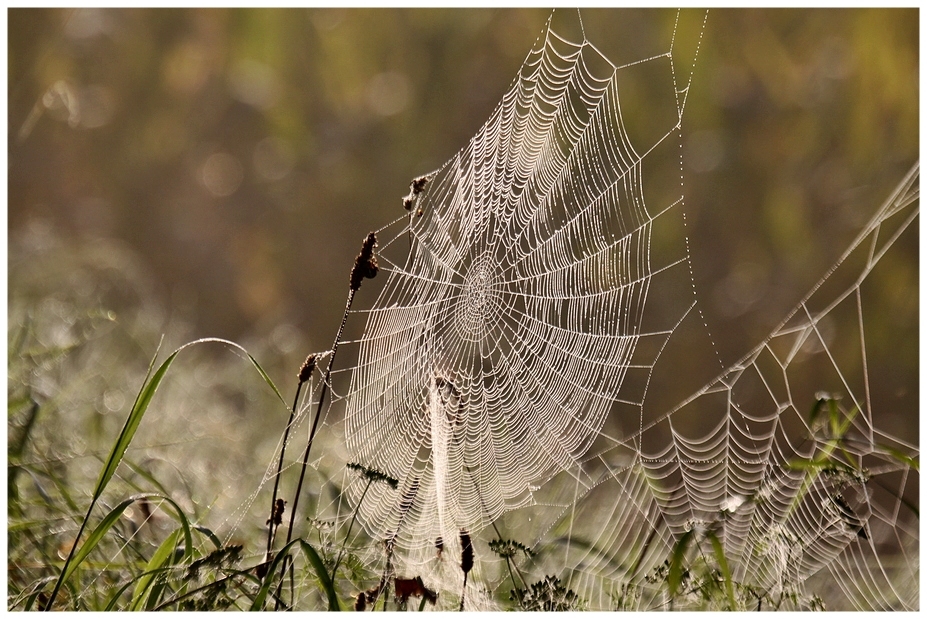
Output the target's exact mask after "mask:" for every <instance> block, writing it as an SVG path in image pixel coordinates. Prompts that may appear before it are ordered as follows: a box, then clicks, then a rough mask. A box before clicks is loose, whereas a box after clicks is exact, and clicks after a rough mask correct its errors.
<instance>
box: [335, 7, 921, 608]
mask: <svg viewBox="0 0 927 619" xmlns="http://www.w3.org/2000/svg"><path fill="white" fill-rule="evenodd" d="M555 15H559V13H555ZM572 15H573V20H572V21H567V22H565V23H566V24H567V25H565V26H563V28H562V29H561V28H560V27H559V25H558V22H557V21H554V22H553V23H551V22H548V24H547V26H546V27H545V28H544V29H543V31H542V33H541V35H540V36H539V37H538V39H537V42H536V44H535V45H534V47H533V49H532V50H531V51H530V53H529V54H528V56H527V57H526V58H525V60H524V63H523V64H522V66H521V68H520V70H519V72H518V75H517V76H516V78H515V79H514V81H513V82H512V83H511V86H510V88H509V89H508V91H507V92H506V93H505V94H504V95H503V96H502V100H501V102H500V103H499V104H498V105H497V107H496V108H495V109H494V110H493V111H492V113H491V115H490V117H489V120H487V121H486V123H485V124H484V125H483V126H482V127H481V128H480V129H479V130H478V131H477V133H476V135H474V136H473V138H472V139H471V140H470V141H469V142H468V143H467V144H466V146H464V147H463V148H462V149H461V150H460V151H459V152H458V153H457V154H456V155H454V156H453V157H452V158H451V159H450V160H449V161H447V163H445V164H444V165H443V166H442V167H440V168H439V169H438V170H436V171H434V172H431V173H429V174H427V175H425V179H424V181H422V182H420V183H418V186H413V188H412V191H411V192H410V195H409V197H408V198H407V200H406V207H407V210H406V211H402V210H401V207H399V201H398V200H397V209H399V211H398V212H399V213H403V215H402V216H401V217H400V218H399V219H397V220H396V221H395V222H393V223H392V224H390V225H389V226H387V227H385V228H383V229H381V230H379V231H378V239H379V246H378V260H379V263H380V267H381V275H380V276H379V277H378V279H376V280H374V281H372V282H370V283H365V284H364V288H363V289H362V291H361V294H360V295H359V300H358V304H359V305H360V306H361V307H358V308H355V309H354V310H353V311H352V315H351V316H350V317H349V320H350V321H356V322H357V323H358V324H360V325H362V326H363V325H366V326H363V332H362V333H360V332H359V334H358V336H357V337H348V339H346V340H345V341H344V342H343V344H342V346H343V348H344V349H345V350H344V352H342V353H339V354H341V355H343V356H344V357H345V361H346V362H348V363H350V366H349V367H340V368H338V367H336V369H335V371H334V372H333V374H332V383H331V385H332V388H333V399H332V406H331V407H330V408H329V412H328V413H327V415H326V417H325V418H324V420H323V425H324V427H325V429H326V431H328V432H330V435H331V436H332V437H333V439H332V440H336V439H338V440H340V439H341V438H342V437H343V440H344V443H343V444H344V446H345V450H346V453H338V454H337V456H338V457H339V458H343V459H344V460H345V461H346V462H353V463H357V464H359V465H361V466H363V467H368V468H370V469H376V470H378V471H380V472H382V473H384V474H386V475H388V476H390V477H392V478H394V479H396V480H397V481H398V484H397V485H396V486H395V487H392V486H391V485H389V484H383V483H375V484H368V483H367V482H366V481H365V480H364V479H363V478H359V477H358V476H356V475H348V474H346V475H345V477H344V479H343V481H344V486H345V492H344V494H343V495H342V496H345V497H347V503H346V504H344V505H341V504H340V503H339V505H340V507H339V508H338V509H339V513H341V514H351V513H352V512H353V510H354V509H355V507H357V506H358V505H359V509H358V514H357V521H358V522H359V523H360V525H362V528H363V529H364V532H365V535H366V536H368V537H369V539H370V540H373V542H375V543H379V542H386V543H387V545H388V547H389V548H390V549H391V550H390V552H392V553H393V554H392V556H391V560H392V561H393V563H394V565H396V566H400V567H401V568H402V569H404V570H406V572H407V573H408V574H416V575H418V574H420V575H421V576H422V577H423V579H424V580H425V582H426V584H429V585H431V586H436V587H440V586H441V581H442V579H443V578H445V577H447V578H449V579H450V580H452V581H453V583H454V584H453V585H447V587H451V588H454V587H456V588H457V591H458V593H459V586H460V585H459V582H458V580H459V578H458V576H459V574H458V576H454V577H453V578H451V577H449V576H447V574H445V572H448V570H449V569H450V568H452V567H454V561H455V560H456V559H453V558H448V557H454V555H455V553H456V554H457V556H458V558H459V552H460V549H459V535H460V532H462V531H463V532H466V533H468V534H469V535H472V536H473V537H474V539H475V540H476V551H477V553H478V559H479V561H478V572H479V576H480V582H482V583H483V584H482V585H481V586H482V587H484V589H486V590H485V591H484V593H485V595H486V596H487V599H490V598H492V597H497V598H498V597H500V596H502V597H505V596H504V594H503V593H502V592H505V591H507V590H508V589H511V585H512V580H514V576H513V575H511V572H510V570H509V565H510V560H504V559H503V558H500V557H498V556H495V555H494V554H493V553H492V552H490V551H489V550H488V548H487V546H486V542H488V541H490V540H492V539H494V538H497V537H500V536H501V537H507V538H511V539H517V540H518V541H519V542H522V543H524V544H525V545H528V546H530V547H531V548H532V549H533V550H534V553H533V554H531V555H528V554H524V555H522V554H519V555H517V556H516V557H514V558H512V559H511V563H513V564H514V567H516V568H517V569H518V570H519V574H521V575H522V576H523V577H524V578H525V579H526V580H527V581H532V582H533V581H534V580H540V579H543V577H544V575H545V574H557V575H559V577H560V578H561V579H562V581H563V582H564V583H566V584H568V586H569V588H570V589H572V590H573V591H575V592H576V593H577V594H578V595H579V597H580V598H581V599H582V600H583V604H584V607H585V608H589V609H614V608H628V609H659V608H666V607H668V606H667V605H668V604H670V603H672V604H674V606H673V607H674V608H679V607H681V606H685V605H687V604H689V603H691V605H692V606H693V607H697V606H698V603H699V599H700V598H699V593H698V587H695V586H692V582H694V579H696V578H703V579H706V582H707V580H708V579H709V578H708V576H706V575H710V574H721V573H728V574H729V576H730V578H729V581H731V582H733V583H734V584H735V585H736V588H735V589H734V590H732V591H725V595H727V594H730V595H733V596H736V598H737V599H738V600H739V601H738V604H740V605H741V606H742V607H747V608H755V607H761V608H763V609H765V608H768V607H770V605H777V607H779V608H807V607H813V606H814V605H815V604H816V603H817V601H818V599H819V598H820V599H821V600H822V601H824V602H826V603H827V604H828V608H840V607H846V608H872V609H882V608H898V609H910V608H917V605H918V585H917V579H918V561H919V549H918V520H917V509H918V480H919V477H918V468H917V461H918V457H919V452H918V447H917V444H916V443H917V441H916V437H914V438H912V437H908V438H907V439H903V438H900V437H897V436H893V435H892V434H891V433H889V432H888V431H886V430H884V429H881V427H880V423H879V418H880V410H879V408H878V407H877V406H875V405H874V404H875V403H874V402H873V400H872V398H871V395H870V384H869V372H870V369H871V368H869V367H868V366H867V348H866V326H867V324H868V319H869V315H868V312H870V311H872V308H870V307H869V306H868V305H867V304H866V303H865V302H864V297H865V293H866V286H867V282H868V281H869V280H870V279H871V278H870V276H871V275H873V273H878V266H879V264H880V262H881V261H882V259H883V257H884V256H885V255H886V254H888V253H890V252H891V250H892V248H893V246H894V245H895V244H896V241H898V239H899V238H901V237H902V235H903V234H904V233H905V232H906V230H908V229H909V228H911V229H912V230H914V228H916V226H912V225H911V224H912V223H914V222H915V221H916V218H917V214H918V197H919V193H918V180H919V175H918V168H917V166H915V167H914V168H913V169H912V170H911V172H910V173H909V174H908V176H907V177H906V178H905V179H903V180H902V182H901V183H900V184H899V186H898V188H897V190H896V191H895V192H894V193H893V194H892V195H891V196H889V197H888V199H887V200H886V201H885V202H884V203H883V204H882V205H881V206H880V207H879V208H878V209H877V210H876V211H875V213H874V214H873V215H872V217H871V219H870V220H869V222H868V223H867V224H866V225H865V227H864V228H863V229H862V231H861V232H860V233H859V235H858V236H857V237H856V239H855V240H854V241H853V242H852V243H851V245H850V246H849V248H848V249H847V250H846V252H845V253H844V254H843V255H842V256H840V257H839V259H838V260H837V261H836V263H835V264H834V265H833V267H832V269H831V270H830V271H829V272H828V273H827V275H826V276H825V277H824V278H823V279H822V280H821V281H820V282H819V283H818V284H817V285H816V286H814V288H813V290H812V291H811V293H810V294H808V295H807V296H806V297H805V298H804V299H803V300H802V301H801V302H800V303H799V304H798V306H797V307H796V308H795V309H794V310H793V311H792V312H791V313H790V314H789V315H788V316H787V317H786V318H785V319H784V320H783V321H782V323H781V324H780V325H779V326H778V327H777V328H776V329H774V330H773V331H772V333H770V334H769V335H768V337H766V338H765V339H764V340H763V341H762V342H761V343H760V344H759V345H757V346H756V347H755V348H754V349H753V350H752V351H750V352H749V353H748V354H747V355H745V356H744V357H743V358H742V359H741V360H740V361H738V362H737V363H735V364H734V365H731V366H728V367H725V366H724V365H722V364H721V362H720V361H719V359H720V357H719V355H718V354H717V353H716V352H715V351H714V344H713V342H712V339H711V333H710V330H709V328H708V327H707V326H706V324H705V322H706V321H705V319H704V318H703V317H702V310H701V308H700V306H699V302H700V301H699V299H700V298H701V297H700V296H699V295H698V292H699V291H698V290H696V287H695V285H694V282H695V279H694V278H693V275H692V274H693V265H692V262H691V260H690V255H689V243H690V239H689V237H688V233H687V227H686V211H685V200H684V195H683V186H682V182H681V180H680V173H681V172H680V152H681V150H680V145H681V143H682V127H683V117H684V112H685V107H686V100H687V97H688V93H689V84H690V80H691V77H692V70H693V68H694V66H695V59H696V58H697V54H698V43H695V44H693V45H691V46H689V47H686V48H685V49H684V50H683V49H682V46H681V45H680V44H679V42H678V41H677V37H676V32H675V31H674V32H673V33H672V36H671V37H670V40H669V41H667V45H666V47H665V48H664V49H663V50H662V51H658V53H656V54H651V55H648V56H647V57H645V58H638V59H634V60H631V61H625V62H621V63H617V62H612V61H611V60H609V58H607V57H606V55H605V54H604V53H603V52H602V51H600V49H599V48H598V47H597V46H596V45H595V44H594V43H593V42H590V41H589V40H586V34H585V31H584V30H583V26H582V16H580V15H576V12H575V11H574V12H572ZM700 28H701V29H702V30H703V29H704V20H703V18H702V17H701V14H700V17H699V19H698V23H697V26H696V28H695V32H696V34H695V36H694V37H691V38H692V39H693V40H695V41H699V40H700V39H699V37H700V33H701V32H702V30H700ZM642 76H647V82H646V83H647V88H649V89H650V90H651V92H650V94H651V95H653V96H656V97H657V98H658V100H659V101H660V102H661V103H660V104H658V105H653V106H642V105H640V99H639V98H636V97H635V94H634V88H635V87H636V86H639V85H640V84H641V83H642ZM631 111H633V115H632V112H631ZM667 161H669V162H670V163H669V164H667V163H666V162H667ZM691 242H692V243H696V242H702V243H705V242H710V239H692V240H691ZM384 279H385V282H384V281H383V280H384ZM378 287H379V290H378ZM364 293H367V294H368V295H371V298H372V294H373V293H376V294H377V297H376V300H375V301H374V302H373V303H372V305H368V306H367V307H363V303H364V301H363V299H361V297H362V296H364ZM670 297H672V298H673V299H675V301H674V302H673V303H666V302H665V300H666V299H667V298H670ZM679 299H682V301H679ZM367 302H368V303H369V300H368V301H367ZM847 316H850V317H851V319H849V320H848V319H846V317H847ZM835 324H839V325H848V324H849V325H853V328H852V329H849V330H843V331H841V332H840V334H839V337H838V338H835V337H834V336H833V333H832V331H833V329H834V325H835ZM689 332H693V333H696V332H697V333H700V334H701V337H702V339H701V340H699V339H698V337H689ZM679 341H684V342H700V341H702V342H703V348H705V350H706V351H707V355H703V356H704V358H705V359H707V361H706V362H705V364H703V365H704V371H705V372H707V374H705V375H704V376H697V380H698V381H699V382H698V383H697V384H695V383H693V384H691V388H690V385H689V383H687V382H686V380H687V379H686V378H684V377H681V376H680V378H679V380H678V381H677V382H678V383H679V384H681V385H684V386H685V388H686V389H689V391H687V392H686V393H685V394H683V395H682V396H681V397H677V398H675V399H673V400H668V399H667V398H668V397H669V396H667V395H666V394H665V393H664V392H662V391H661V392H660V393H655V390H654V389H653V388H652V387H653V385H652V382H653V381H656V380H657V379H658V374H659V373H660V372H661V363H662V366H663V369H662V372H663V373H664V374H666V373H667V372H668V373H670V374H672V372H673V371H674V370H673V367H669V369H667V367H668V366H667V363H666V360H665V358H664V356H665V355H669V354H671V351H672V350H673V347H674V346H676V345H677V342H679ZM745 348H746V347H745ZM848 359H849V360H852V361H847V360H848ZM679 372H680V373H682V372H681V370H679ZM691 380H696V379H691ZM339 381H340V382H339ZM824 390H829V391H828V392H827V393H825V392H824ZM674 397H675V396H674ZM696 421H697V422H698V423H696ZM336 451H338V450H336V449H334V448H332V449H330V450H329V453H330V454H332V455H333V456H334V455H335V452H336ZM338 500H340V499H338ZM344 518H346V517H345V516H342V519H344ZM436 542H439V543H438V545H439V546H442V550H441V551H436ZM373 546H374V544H373V543H372V544H371V547H370V555H371V556H370V559H371V561H374V560H376V559H377V557H378V556H382V552H383V551H382V544H381V545H380V546H378V547H377V548H374V547H373ZM378 553H379V554H378ZM442 554H443V557H442ZM676 555H679V556H681V557H684V558H685V565H686V566H687V570H688V571H687V573H686V578H688V579H689V580H688V591H689V593H688V594H685V595H681V596H679V597H678V599H675V600H673V601H672V602H671V601H670V599H669V597H668V596H667V587H666V584H665V581H666V578H665V577H664V578H661V574H662V572H661V570H663V571H666V570H667V569H668V563H669V560H670V559H671V558H672V557H673V556H676ZM458 562H459V561H458ZM699 565H701V566H702V567H701V568H700V567H698V566H699ZM397 569H398V568H397ZM510 576H511V577H510ZM663 576H665V574H663ZM706 586H707V585H706ZM494 589H495V590H494ZM474 595H475V594H474ZM764 604H766V606H763V605H764ZM751 605H752V606H751Z"/></svg>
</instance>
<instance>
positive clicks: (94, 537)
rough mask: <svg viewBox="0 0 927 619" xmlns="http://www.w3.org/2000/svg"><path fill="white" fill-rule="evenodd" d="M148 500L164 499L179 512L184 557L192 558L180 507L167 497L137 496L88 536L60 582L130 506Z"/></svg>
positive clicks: (114, 510)
mask: <svg viewBox="0 0 927 619" xmlns="http://www.w3.org/2000/svg"><path fill="white" fill-rule="evenodd" d="M148 499H162V500H164V501H167V502H168V503H170V504H171V505H173V507H174V509H175V510H176V511H177V514H178V519H179V521H180V524H181V528H180V529H179V530H180V531H181V532H182V533H183V537H184V544H185V550H184V557H189V556H192V554H193V535H192V533H191V532H190V523H189V522H188V521H187V519H186V516H184V514H183V512H182V511H181V509H180V506H179V505H177V503H175V502H174V500H173V499H171V498H170V497H166V496H163V495H160V494H136V495H134V496H131V497H129V498H128V499H126V500H124V501H122V502H121V503H119V504H118V505H117V506H116V507H114V508H113V509H112V510H110V512H109V513H108V514H106V516H105V517H104V518H103V520H102V521H101V522H100V524H98V525H97V526H96V528H95V529H94V530H93V531H91V533H90V535H88V536H87V540H86V541H85V542H84V543H83V544H82V545H81V547H80V549H79V550H78V551H77V552H76V553H74V556H73V558H72V559H71V561H70V563H69V564H68V566H67V568H66V569H65V570H64V571H63V572H62V575H61V578H60V581H61V582H62V583H63V582H65V581H67V580H68V578H70V576H71V574H73V573H74V570H75V569H77V567H78V566H79V565H80V564H81V563H82V562H83V561H84V560H85V559H86V558H87V556H88V555H89V554H90V553H91V552H92V551H93V549H94V548H96V547H97V545H98V544H99V543H100V541H101V540H102V539H103V537H104V536H105V535H106V533H107V532H108V531H109V530H110V529H111V528H112V527H113V525H114V524H116V522H117V521H118V520H119V518H120V516H122V513H123V512H124V511H125V510H126V508H127V507H129V505H131V504H132V503H134V502H136V501H140V500H148Z"/></svg>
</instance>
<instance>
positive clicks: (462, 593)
mask: <svg viewBox="0 0 927 619" xmlns="http://www.w3.org/2000/svg"><path fill="white" fill-rule="evenodd" d="M469 575H470V574H469V573H467V572H464V581H463V589H461V591H460V612H463V610H464V600H466V598H467V576H469Z"/></svg>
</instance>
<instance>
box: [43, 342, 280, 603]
mask: <svg viewBox="0 0 927 619" xmlns="http://www.w3.org/2000/svg"><path fill="white" fill-rule="evenodd" d="M207 342H217V343H221V344H225V345H227V346H231V347H233V348H235V349H238V350H240V351H241V352H243V353H244V354H245V355H247V357H248V359H249V360H250V361H251V363H252V365H254V367H255V368H256V369H257V371H258V373H259V374H260V375H261V378H262V379H263V380H264V382H266V383H267V384H268V386H270V388H271V389H272V390H273V392H274V393H275V394H276V395H277V398H278V399H279V400H280V401H281V402H282V403H283V405H284V407H285V408H286V410H289V406H287V404H286V401H285V400H284V399H283V396H282V395H281V394H280V391H279V390H278V389H277V387H276V385H274V383H273V381H272V380H271V379H270V377H269V376H268V375H267V373H266V372H265V371H264V369H263V368H262V367H261V366H260V364H259V363H258V362H257V361H256V360H255V359H254V357H252V356H251V354H250V353H248V351H247V350H245V349H244V348H243V347H242V346H240V345H239V344H236V343H235V342H231V341H229V340H223V339H219V338H204V339H200V340H195V341H193V342H188V343H186V344H184V345H183V346H181V347H180V348H178V349H177V350H175V351H174V352H172V353H171V354H170V355H169V356H168V357H167V359H165V360H164V361H163V362H162V363H161V365H160V366H159V367H158V369H157V370H156V371H155V372H154V374H152V373H151V370H152V368H153V367H154V364H155V360H156V359H157V357H158V353H157V352H156V353H155V356H154V357H153V358H152V360H151V364H149V366H148V374H147V375H146V377H145V381H144V383H143V384H142V389H141V390H140V391H139V392H138V395H137V396H136V398H135V403H134V404H133V405H132V410H131V411H130V412H129V416H128V417H127V418H126V422H125V425H124V426H123V428H122V431H121V432H120V433H119V438H118V439H117V440H116V444H115V445H113V449H112V451H111V452H110V454H109V457H108V458H107V460H106V464H105V466H104V467H103V470H102V471H100V478H99V479H98V480H97V485H96V487H95V489H94V492H93V498H92V499H91V501H90V507H89V508H88V509H87V514H86V515H85V516H84V519H83V521H82V522H81V526H80V529H78V532H77V535H76V536H75V539H74V546H72V548H71V552H70V553H69V554H68V558H67V559H66V560H65V562H64V567H62V569H61V574H60V576H59V577H58V581H57V582H56V583H55V588H54V589H53V590H52V593H51V596H50V600H49V605H51V603H53V602H54V601H55V597H56V596H57V595H58V591H59V590H60V589H61V585H62V584H63V583H64V582H65V581H66V580H67V578H68V577H69V576H70V575H71V574H72V573H73V567H72V566H71V563H72V561H74V560H76V558H77V557H75V555H74V549H75V548H76V546H77V543H78V542H79V541H80V539H81V536H82V535H83V532H84V529H85V528H86V526H87V522H88V520H89V519H90V514H91V513H93V508H94V507H95V506H96V503H97V501H98V500H99V498H100V496H101V495H102V494H103V491H104V490H105V489H106V486H107V485H108V484H109V482H110V480H111V479H112V478H113V475H115V474H116V470H117V469H118V468H119V464H120V463H121V462H122V459H123V457H124V456H125V453H126V451H127V450H128V449H129V445H130V444H131V443H132V439H133V438H135V432H136V431H137V430H138V427H139V425H140V424H141V422H142V419H143V418H144V416H145V412H146V411H147V410H148V406H149V405H150V404H151V400H152V398H154V394H155V392H156V391H157V390H158V387H159V386H160V384H161V381H162V380H163V379H164V375H165V374H167V371H168V369H169V368H170V367H171V364H172V363H173V362H174V359H176V358H177V355H178V354H179V353H180V351H181V350H184V349H185V348H188V347H190V346H193V345H196V344H202V343H207ZM158 351H160V346H159V348H158ZM163 498H167V497H163ZM167 500H170V499H167ZM129 502H131V500H130V501H129ZM171 502H172V503H173V501H171ZM120 505H122V504H120ZM174 505H175V507H176V504H174ZM126 506H127V504H126ZM122 509H123V510H124V509H125V507H123V508H122ZM112 513H113V512H110V514H109V515H108V516H107V518H109V516H111V515H112ZM178 513H180V514H181V519H182V520H184V522H185V524H184V535H185V538H186V539H185V541H186V543H187V554H189V552H190V551H191V550H192V539H191V536H190V533H189V523H186V518H185V517H184V516H183V515H182V512H180V510H179V509H178ZM117 518H118V516H117ZM105 521H106V519H104V522H105ZM112 524H113V523H112V522H110V523H109V526H110V527H111V526H112ZM98 529H99V527H98ZM104 533H105V531H104ZM88 541H89V540H88ZM99 541H100V540H99V539H96V540H95V543H94V544H93V546H95V545H96V544H97V543H99ZM87 545H88V544H87V543H85V544H84V546H83V547H82V550H83V548H84V547H86V546H87ZM92 549H93V547H90V548H89V549H88V550H87V552H89V551H90V550H92ZM85 557H86V554H85V555H83V556H82V557H81V558H80V561H83V559H84V558H85ZM80 561H77V563H78V564H79V563H80ZM75 567H76V566H75Z"/></svg>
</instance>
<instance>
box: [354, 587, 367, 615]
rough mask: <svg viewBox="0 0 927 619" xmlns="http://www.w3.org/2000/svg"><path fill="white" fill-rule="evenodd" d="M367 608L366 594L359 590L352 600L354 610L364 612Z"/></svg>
mask: <svg viewBox="0 0 927 619" xmlns="http://www.w3.org/2000/svg"><path fill="white" fill-rule="evenodd" d="M366 609H367V595H366V594H365V593H364V592H363V591H361V592H360V593H358V594H357V598H356V599H355V600H354V610H356V611H357V612H359V613H362V612H364V611H365V610H366Z"/></svg>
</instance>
